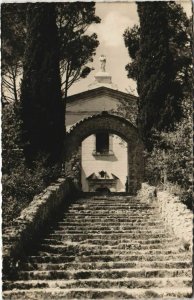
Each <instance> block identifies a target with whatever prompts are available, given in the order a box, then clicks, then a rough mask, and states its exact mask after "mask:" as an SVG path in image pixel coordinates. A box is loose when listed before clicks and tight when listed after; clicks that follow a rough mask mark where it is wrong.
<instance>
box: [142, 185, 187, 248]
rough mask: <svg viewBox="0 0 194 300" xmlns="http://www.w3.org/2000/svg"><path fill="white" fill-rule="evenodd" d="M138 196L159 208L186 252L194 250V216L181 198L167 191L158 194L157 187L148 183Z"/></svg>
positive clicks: (143, 186) (167, 225)
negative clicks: (193, 248) (193, 241)
mask: <svg viewBox="0 0 194 300" xmlns="http://www.w3.org/2000/svg"><path fill="white" fill-rule="evenodd" d="M156 195H157V197H156ZM138 196H139V197H141V199H143V201H148V202H149V203H153V205H156V206H157V207H158V209H159V211H160V213H161V216H162V218H163V220H164V221H165V224H166V227H167V228H169V229H170V230H171V231H172V232H173V233H174V235H175V236H176V237H177V239H179V240H180V244H181V246H182V247H184V248H185V250H188V249H191V248H192V240H193V214H192V212H191V211H190V210H189V209H188V208H187V207H186V205H185V204H183V203H182V202H181V201H180V199H179V197H177V196H174V195H172V194H170V193H169V192H167V191H158V192H157V190H156V188H155V187H152V186H149V185H148V184H147V183H143V184H142V189H141V191H140V192H139V194H138Z"/></svg>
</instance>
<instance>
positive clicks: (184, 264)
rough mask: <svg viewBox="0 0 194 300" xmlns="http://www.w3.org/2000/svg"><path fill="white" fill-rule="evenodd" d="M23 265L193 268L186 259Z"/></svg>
mask: <svg viewBox="0 0 194 300" xmlns="http://www.w3.org/2000/svg"><path fill="white" fill-rule="evenodd" d="M21 267H22V269H23V270H25V271H27V270H28V271H30V270H31V271H32V270H40V271H44V270H68V269H70V268H71V269H74V270H78V269H84V270H93V269H96V270H100V269H111V268H112V269H122V268H146V267H147V268H148V267H149V268H161V269H164V268H169V269H183V268H191V267H192V262H191V261H189V260H187V261H186V260H185V261H173V260H172V261H135V260H134V261H130V262H126V261H116V262H108V263H106V262H93V263H80V262H77V263H76V262H75V263H74V262H72V263H60V264H59V263H50V262H48V263H29V262H25V263H22V264H21Z"/></svg>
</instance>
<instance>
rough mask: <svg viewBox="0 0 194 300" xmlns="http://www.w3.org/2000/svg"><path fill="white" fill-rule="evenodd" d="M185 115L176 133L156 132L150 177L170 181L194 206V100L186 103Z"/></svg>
mask: <svg viewBox="0 0 194 300" xmlns="http://www.w3.org/2000/svg"><path fill="white" fill-rule="evenodd" d="M182 107H183V111H184V118H183V119H182V120H181V122H179V123H177V124H176V128H175V131H173V132H156V133H155V134H156V135H157V137H156V142H155V145H154V148H153V150H152V152H149V153H147V163H146V177H147V179H148V181H149V182H150V183H151V184H154V185H158V184H161V183H163V184H164V185H165V186H168V185H169V184H170V186H171V188H172V190H174V191H175V192H176V193H178V194H179V196H180V197H181V199H182V201H183V202H185V203H186V204H187V205H188V206H189V207H190V208H191V207H192V165H193V159H192V144H193V141H192V138H193V136H192V99H191V97H190V98H187V97H186V98H185V99H184V101H183V103H182Z"/></svg>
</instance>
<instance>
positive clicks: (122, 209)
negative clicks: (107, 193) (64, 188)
mask: <svg viewBox="0 0 194 300" xmlns="http://www.w3.org/2000/svg"><path fill="white" fill-rule="evenodd" d="M94 209H95V214H96V213H98V214H101V213H108V212H109V213H110V214H114V213H118V214H122V213H124V214H125V213H130V212H139V211H141V212H143V213H145V212H144V211H146V213H147V212H153V211H152V210H150V208H147V207H142V206H137V207H134V206H133V207H132V206H126V207H114V206H112V207H110V206H107V207H102V206H101V207H98V206H96V207H83V208H82V207H74V206H73V207H71V208H70V209H69V210H68V212H69V213H75V214H82V213H85V214H88V213H89V214H90V213H94Z"/></svg>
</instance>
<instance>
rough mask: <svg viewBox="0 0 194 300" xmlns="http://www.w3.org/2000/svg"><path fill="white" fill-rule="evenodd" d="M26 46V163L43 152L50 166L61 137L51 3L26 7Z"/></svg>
mask: <svg viewBox="0 0 194 300" xmlns="http://www.w3.org/2000/svg"><path fill="white" fill-rule="evenodd" d="M26 45H27V48H26V52H25V60H24V75H23V81H22V87H21V119H22V121H23V124H22V125H23V126H22V129H23V135H22V141H23V144H24V153H25V157H26V158H27V161H28V163H30V162H31V161H32V160H34V159H35V157H36V156H37V155H38V154H39V153H45V154H46V155H48V162H49V163H50V164H51V165H52V164H54V163H56V162H58V161H60V159H61V152H62V147H63V138H64V111H63V103H62V97H61V89H60V86H61V81H60V72H59V51H58V49H59V43H58V35H57V26H56V14H55V6H54V4H52V3H36V4H31V5H29V6H28V11H27V43H26Z"/></svg>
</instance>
